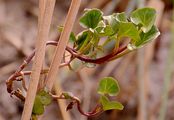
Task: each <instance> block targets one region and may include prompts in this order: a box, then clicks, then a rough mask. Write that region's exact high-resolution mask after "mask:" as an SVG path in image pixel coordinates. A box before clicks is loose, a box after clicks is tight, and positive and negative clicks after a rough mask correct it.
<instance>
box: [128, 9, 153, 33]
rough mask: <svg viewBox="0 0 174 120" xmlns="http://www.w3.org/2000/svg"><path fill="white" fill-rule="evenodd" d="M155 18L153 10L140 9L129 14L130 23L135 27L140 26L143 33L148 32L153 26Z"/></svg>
mask: <svg viewBox="0 0 174 120" xmlns="http://www.w3.org/2000/svg"><path fill="white" fill-rule="evenodd" d="M155 18H156V11H155V9H153V8H141V9H137V10H135V11H133V12H132V13H131V17H130V19H131V21H132V22H133V23H134V24H136V25H141V26H142V27H141V29H142V31H143V32H145V33H146V32H148V31H149V30H150V29H151V27H152V26H153V24H154V22H155Z"/></svg>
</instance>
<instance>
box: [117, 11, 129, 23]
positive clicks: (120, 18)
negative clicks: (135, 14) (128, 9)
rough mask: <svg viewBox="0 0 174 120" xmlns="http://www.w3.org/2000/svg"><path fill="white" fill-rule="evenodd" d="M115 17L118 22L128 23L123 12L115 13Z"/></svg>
mask: <svg viewBox="0 0 174 120" xmlns="http://www.w3.org/2000/svg"><path fill="white" fill-rule="evenodd" d="M115 17H116V20H117V21H119V22H128V20H127V16H126V14H125V13H124V12H122V13H117V14H116V16H115Z"/></svg>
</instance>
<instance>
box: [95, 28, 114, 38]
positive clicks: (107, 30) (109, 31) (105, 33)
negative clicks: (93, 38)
mask: <svg viewBox="0 0 174 120" xmlns="http://www.w3.org/2000/svg"><path fill="white" fill-rule="evenodd" d="M96 31H97V32H98V34H99V36H101V37H102V36H112V35H113V34H114V33H115V31H114V30H113V29H112V27H111V26H110V25H106V27H98V28H97V29H96Z"/></svg>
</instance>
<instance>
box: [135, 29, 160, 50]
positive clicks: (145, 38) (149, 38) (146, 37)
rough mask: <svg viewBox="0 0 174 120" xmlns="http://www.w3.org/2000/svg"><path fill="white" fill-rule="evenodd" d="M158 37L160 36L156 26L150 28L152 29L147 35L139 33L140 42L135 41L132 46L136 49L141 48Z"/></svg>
mask: <svg viewBox="0 0 174 120" xmlns="http://www.w3.org/2000/svg"><path fill="white" fill-rule="evenodd" d="M159 35H160V32H159V30H158V28H157V27H156V26H152V28H151V29H150V31H149V32H147V33H144V32H141V33H140V38H141V40H139V41H136V42H135V43H134V45H135V46H136V47H142V46H143V45H144V44H146V43H148V42H150V41H152V40H154V39H156V38H157V37H158V36H159Z"/></svg>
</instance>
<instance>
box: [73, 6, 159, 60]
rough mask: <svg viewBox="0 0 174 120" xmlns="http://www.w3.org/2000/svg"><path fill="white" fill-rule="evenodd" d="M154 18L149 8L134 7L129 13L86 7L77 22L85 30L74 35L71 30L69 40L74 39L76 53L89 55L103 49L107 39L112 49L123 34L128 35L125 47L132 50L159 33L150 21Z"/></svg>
mask: <svg viewBox="0 0 174 120" xmlns="http://www.w3.org/2000/svg"><path fill="white" fill-rule="evenodd" d="M155 18H156V11H155V9H153V8H141V9H137V10H135V11H133V12H132V13H131V14H130V16H127V15H126V14H125V13H124V12H122V13H113V14H112V15H108V16H104V15H103V13H102V11H100V10H99V9H96V8H94V9H86V10H85V12H84V14H83V15H82V17H81V18H80V25H81V26H82V27H83V28H84V29H85V30H84V31H82V32H80V33H79V34H77V35H76V36H75V34H74V33H72V34H71V36H70V40H71V41H72V40H73V41H74V48H75V49H76V50H77V51H78V52H79V53H80V54H84V55H88V56H89V57H93V58H96V56H97V54H93V53H97V51H99V50H101V51H104V46H106V45H107V44H108V43H109V42H110V41H114V42H115V48H114V49H113V51H114V50H117V49H118V47H119V43H121V42H124V39H123V38H124V37H127V38H129V43H128V44H127V48H128V49H129V50H130V51H132V50H134V49H138V48H140V47H142V46H144V45H145V44H146V43H148V42H150V41H152V40H154V39H155V38H156V37H158V36H159V34H160V32H159V30H158V28H157V27H156V26H155V25H154V22H155ZM103 38H105V40H103ZM101 43H102V44H101Z"/></svg>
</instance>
